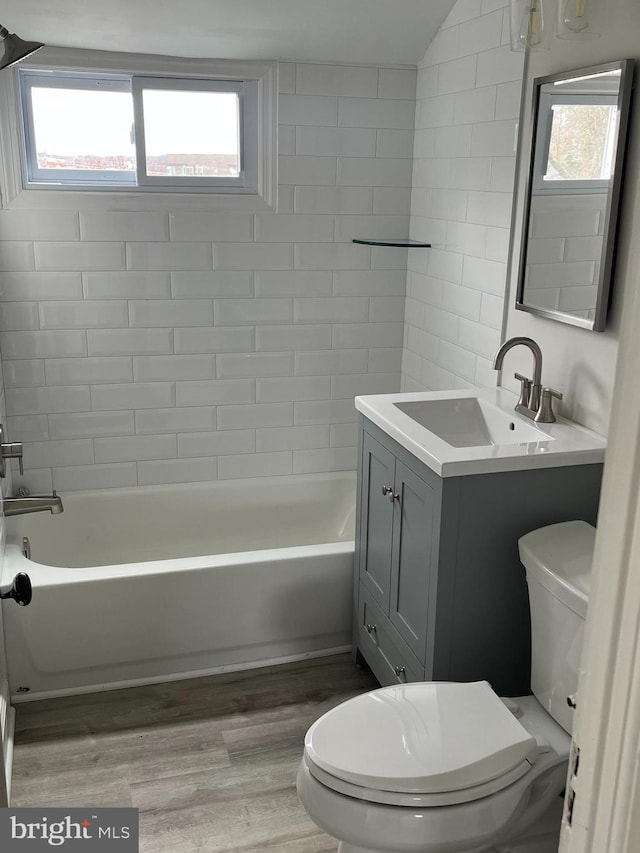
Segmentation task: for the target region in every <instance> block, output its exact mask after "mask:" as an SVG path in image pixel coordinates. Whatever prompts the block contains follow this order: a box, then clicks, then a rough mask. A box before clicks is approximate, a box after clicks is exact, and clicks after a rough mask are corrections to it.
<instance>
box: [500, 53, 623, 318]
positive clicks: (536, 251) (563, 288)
mask: <svg viewBox="0 0 640 853" xmlns="http://www.w3.org/2000/svg"><path fill="white" fill-rule="evenodd" d="M632 64H633V63H632V61H631V60H623V61H621V62H614V63H610V64H608V65H601V66H597V67H594V68H586V69H580V70H579V71H574V72H570V73H565V74H557V75H553V76H550V77H541V78H538V79H537V80H534V114H533V122H532V128H533V130H532V133H533V143H532V146H531V165H530V170H529V181H528V186H527V195H526V211H525V217H524V231H523V240H522V249H521V256H520V270H519V281H518V296H517V300H516V308H518V309H520V310H522V311H529V312H531V313H534V314H541V315H543V316H545V317H552V318H553V319H556V320H560V321H563V322H565V323H571V324H572V325H576V326H582V327H584V328H587V329H593V330H594V331H602V330H603V329H604V327H605V323H606V314H607V308H608V304H609V284H610V280H611V272H612V266H613V256H614V249H615V237H616V219H617V210H618V202H619V196H620V184H621V177H622V165H623V155H624V143H625V137H626V126H627V119H628V112H629V101H630V93H631V83H632V77H633V69H632Z"/></svg>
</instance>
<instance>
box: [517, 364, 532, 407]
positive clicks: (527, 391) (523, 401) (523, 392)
mask: <svg viewBox="0 0 640 853" xmlns="http://www.w3.org/2000/svg"><path fill="white" fill-rule="evenodd" d="M513 375H514V377H515V378H516V379H519V380H520V399H519V400H518V402H517V403H516V405H517V406H524V407H525V408H529V399H530V397H531V385H532V380H531V379H529V377H528V376H523V375H522V374H521V373H514V374H513Z"/></svg>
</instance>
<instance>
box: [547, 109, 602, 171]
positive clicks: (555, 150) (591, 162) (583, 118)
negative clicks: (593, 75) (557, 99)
mask: <svg viewBox="0 0 640 853" xmlns="http://www.w3.org/2000/svg"><path fill="white" fill-rule="evenodd" d="M551 109H552V113H553V118H552V123H551V137H550V140H549V156H548V160H547V168H546V172H545V175H544V180H545V181H557V180H561V181H601V180H608V179H609V178H611V174H612V164H613V152H614V145H615V138H616V136H615V123H616V114H617V110H616V107H615V106H610V105H608V104H553V105H552V108H551Z"/></svg>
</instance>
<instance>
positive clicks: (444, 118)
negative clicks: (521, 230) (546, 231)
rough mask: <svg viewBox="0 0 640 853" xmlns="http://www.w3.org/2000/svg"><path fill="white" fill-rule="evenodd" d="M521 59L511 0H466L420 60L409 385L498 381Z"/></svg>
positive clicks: (406, 363)
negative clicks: (514, 42) (417, 243)
mask: <svg viewBox="0 0 640 853" xmlns="http://www.w3.org/2000/svg"><path fill="white" fill-rule="evenodd" d="M523 62H524V55H523V54H522V53H513V52H512V51H511V50H510V47H509V10H508V8H507V5H506V3H505V2H504V0H458V2H457V3H456V5H455V6H454V8H453V10H452V11H451V13H450V15H449V17H448V18H447V20H446V21H445V23H444V24H443V26H442V28H441V30H440V32H439V33H438V35H437V36H436V38H435V39H434V40H433V42H432V43H431V45H430V46H429V48H428V50H427V52H426V54H425V56H424V59H423V60H422V62H421V63H420V66H419V69H418V90H417V104H416V135H415V147H414V170H413V196H412V205H411V236H412V237H414V238H418V239H423V240H427V241H431V242H432V243H433V249H431V250H421V249H411V250H410V252H409V271H408V275H407V301H406V314H405V322H406V327H405V339H404V351H403V361H402V379H403V390H407V391H411V390H421V389H423V388H428V389H432V390H439V389H446V388H459V387H464V386H469V385H481V386H484V385H494V384H496V382H497V374H496V373H495V372H494V371H493V370H492V369H491V359H492V358H493V355H494V353H495V351H496V349H497V348H498V346H499V345H500V339H501V327H502V320H503V301H504V293H505V283H506V271H507V256H508V247H509V233H510V231H509V225H510V217H511V204H512V191H513V178H514V166H515V152H514V144H515V131H516V121H517V118H518V113H519V108H520V91H521V84H522V72H523Z"/></svg>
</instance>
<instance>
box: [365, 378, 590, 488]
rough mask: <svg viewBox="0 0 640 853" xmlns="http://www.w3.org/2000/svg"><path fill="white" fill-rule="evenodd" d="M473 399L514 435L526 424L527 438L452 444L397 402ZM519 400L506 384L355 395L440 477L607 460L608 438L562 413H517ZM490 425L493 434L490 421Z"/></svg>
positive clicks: (373, 419) (370, 414) (372, 417)
mask: <svg viewBox="0 0 640 853" xmlns="http://www.w3.org/2000/svg"><path fill="white" fill-rule="evenodd" d="M474 398H475V399H476V400H477V401H478V405H477V407H478V412H480V411H484V412H486V413H488V414H489V416H490V419H491V417H493V416H495V419H496V422H497V423H498V424H499V425H501V426H502V425H504V424H506V425H507V429H509V430H513V434H514V436H517V434H518V433H517V430H520V429H523V430H524V429H525V427H526V428H527V429H526V430H525V432H526V434H527V440H523V441H517V442H516V441H514V440H513V439H511V440H510V441H507V442H505V443H502V440H501V439H500V438H499V437H498V438H495V439H491V438H489V439H488V440H487V442H486V443H483V444H475V445H470V446H454V445H453V444H451V443H450V442H449V441H446V440H444V439H443V438H441V437H440V436H439V435H437V434H436V433H435V432H433V431H431V430H430V429H428V428H427V427H426V426H423V425H421V424H420V423H419V422H418V421H417V420H415V419H414V418H413V417H411V416H409V415H408V414H406V413H405V412H403V411H402V410H401V409H400V408H398V406H397V405H396V404H401V405H403V406H406V404H411V403H420V402H429V401H450V402H451V403H455V401H466V400H473V399H474ZM516 401H517V397H516V395H515V394H512V393H511V392H510V391H507V390H505V389H504V388H474V389H465V390H459V391H424V392H412V393H405V394H400V393H398V394H375V395H367V396H363V397H356V399H355V405H356V409H357V410H358V411H359V412H360V413H361V414H362V415H364V417H366V418H368V419H369V420H370V421H371V422H372V423H374V424H375V425H376V426H378V427H379V428H380V429H382V430H383V431H384V432H385V433H386V434H387V435H389V436H390V437H391V438H393V439H394V440H395V441H397V442H398V444H399V445H400V446H401V447H404V448H405V450H408V451H409V453H411V454H412V455H413V456H415V457H416V458H417V459H419V460H420V461H421V462H423V463H424V464H425V465H427V466H428V467H429V468H430V469H431V470H432V471H434V473H436V474H438V476H440V477H459V476H464V475H466V474H490V473H497V472H502V471H523V470H527V469H532V468H556V467H562V466H568V465H587V464H594V463H602V462H604V455H605V448H606V439H605V438H604V437H603V436H601V435H598V434H597V433H595V432H592V431H591V430H588V429H586V428H585V427H582V426H579V425H578V424H574V423H572V422H570V421H567V420H564V419H563V418H560V417H559V418H558V419H557V421H556V422H555V423H552V424H538V423H534V422H533V421H532V420H529V419H528V418H526V417H524V416H523V415H520V414H519V413H517V412H516V411H514V406H515V404H516ZM481 407H482V408H481ZM407 408H410V407H407ZM461 408H466V409H468V406H464V404H463V405H462V406H461ZM453 410H455V406H453V408H452V411H453ZM453 417H454V418H455V417H456V415H455V414H454V415H453ZM478 417H480V419H482V415H479V416H476V420H477V418H478ZM440 420H442V419H441V418H440ZM487 429H488V432H487V435H489V433H490V432H491V429H492V427H491V425H489V426H488V427H487ZM532 430H533V431H535V435H536V440H530V439H531V432H532ZM502 434H504V430H502ZM538 434H539V438H538V437H537V435H538ZM507 435H508V433H507Z"/></svg>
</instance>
